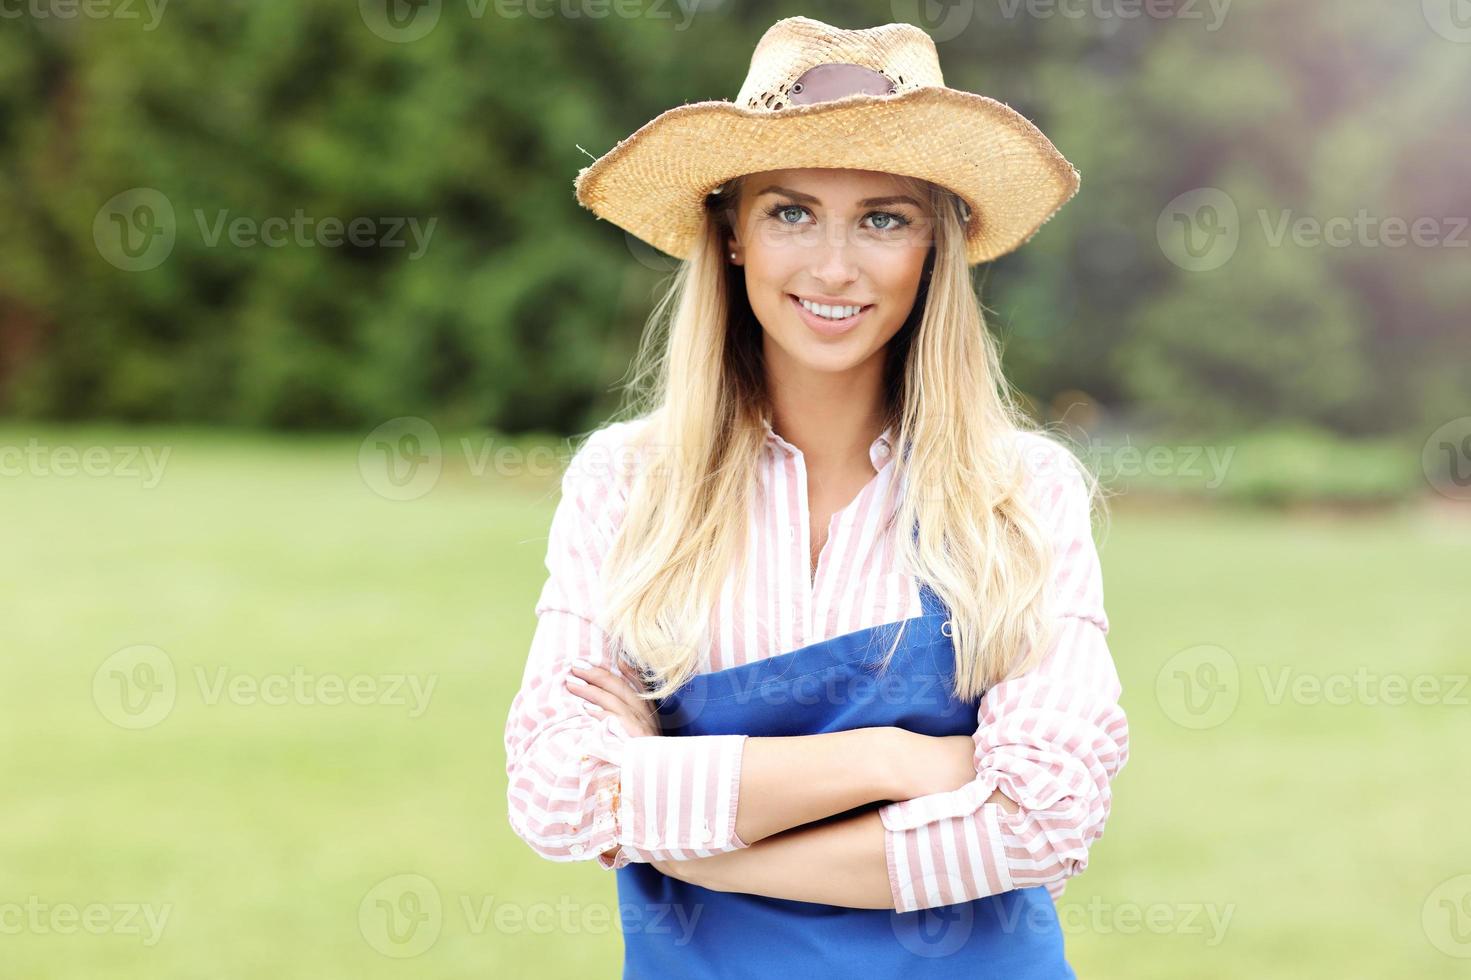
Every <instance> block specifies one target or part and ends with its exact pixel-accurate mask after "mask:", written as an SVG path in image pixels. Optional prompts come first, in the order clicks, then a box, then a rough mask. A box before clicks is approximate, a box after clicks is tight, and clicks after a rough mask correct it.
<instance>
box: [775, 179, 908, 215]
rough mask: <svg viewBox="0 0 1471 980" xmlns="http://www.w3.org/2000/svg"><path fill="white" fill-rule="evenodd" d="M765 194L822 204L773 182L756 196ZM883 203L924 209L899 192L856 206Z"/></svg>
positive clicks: (878, 205)
mask: <svg viewBox="0 0 1471 980" xmlns="http://www.w3.org/2000/svg"><path fill="white" fill-rule="evenodd" d="M766 194H785V195H786V196H787V197H790V198H791V199H792V200H794V201H801V202H802V203H803V204H816V205H818V206H821V204H822V202H821V201H819V200H818V199H817V198H815V197H813V196H812V195H811V194H803V193H802V192H801V191H794V190H792V189H791V188H788V187H778V186H776V185H775V184H773V185H771V186H770V187H768V188H766V189H765V190H763V191H761V192H760V193H759V194H757V195H756V196H757V197H762V196H764V195H766ZM885 204H908V205H912V206H913V207H914V208H915V209H916V210H920V211H923V210H924V208H922V207H920V203H919V202H918V201H916V200H915V199H914V198H912V197H910V196H909V195H908V194H901V195H899V196H897V197H868V198H864V199H863V200H861V201H859V202H858V206H859V207H864V208H876V207H881V206H883V205H885Z"/></svg>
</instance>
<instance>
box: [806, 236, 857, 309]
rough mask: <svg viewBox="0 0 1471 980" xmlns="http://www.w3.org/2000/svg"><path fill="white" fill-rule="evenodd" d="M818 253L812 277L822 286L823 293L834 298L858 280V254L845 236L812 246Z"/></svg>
mask: <svg viewBox="0 0 1471 980" xmlns="http://www.w3.org/2000/svg"><path fill="white" fill-rule="evenodd" d="M814 248H816V249H817V251H818V252H819V254H818V256H817V257H816V264H815V265H814V266H813V268H812V276H813V278H814V279H816V280H817V281H818V282H820V283H821V284H822V288H823V291H824V292H826V293H828V294H829V295H832V296H836V295H839V294H840V293H841V292H842V289H843V287H844V286H848V285H851V284H852V283H853V282H854V281H856V280H857V279H858V252H857V250H856V248H855V246H854V244H853V243H852V242H850V241H848V240H847V238H846V237H845V236H841V235H840V236H837V238H836V239H835V240H829V241H825V242H822V243H821V244H819V245H816V246H814Z"/></svg>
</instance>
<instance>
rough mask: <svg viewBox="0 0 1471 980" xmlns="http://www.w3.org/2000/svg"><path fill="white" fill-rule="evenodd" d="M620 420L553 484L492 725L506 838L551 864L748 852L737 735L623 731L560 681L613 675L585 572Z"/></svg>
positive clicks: (593, 573) (605, 536) (593, 562)
mask: <svg viewBox="0 0 1471 980" xmlns="http://www.w3.org/2000/svg"><path fill="white" fill-rule="evenodd" d="M632 424H633V423H628V422H621V423H614V424H613V425H611V426H608V427H607V428H604V429H601V430H599V431H597V432H595V433H593V435H592V436H591V437H590V438H589V439H588V440H587V442H586V443H585V444H584V445H583V447H582V448H581V449H580V450H579V451H578V453H577V454H576V455H575V456H574V457H573V459H572V461H571V463H570V464H569V466H568V468H567V472H566V474H564V476H563V478H562V498H561V500H560V501H559V502H558V505H557V509H556V512H555V514H554V515H553V518H552V527H551V531H550V534H549V538H548V545H547V556H546V567H547V573H548V576H547V580H546V583H545V585H544V586H543V588H542V592H541V595H540V597H539V599H538V600H537V603H536V616H537V625H536V631H535V634H534V636H533V638H532V642H531V651H530V654H529V655H528V657H527V662H526V669H525V672H524V675H523V677H522V681H521V687H520V689H519V690H518V692H517V693H516V695H515V697H514V698H513V700H512V702H511V708H510V713H509V716H508V717H507V720H506V730H505V750H506V776H507V811H508V815H509V819H510V823H511V827H512V829H513V830H514V831H515V833H516V834H517V836H519V837H520V838H521V839H522V840H524V841H526V843H527V844H529V845H530V846H531V847H532V849H533V850H535V851H536V852H537V853H538V854H540V855H541V856H543V857H545V858H548V859H550V860H554V861H579V860H594V859H595V860H596V861H597V863H598V864H599V865H600V866H601V867H603V868H605V869H608V870H616V869H618V868H621V867H624V866H626V865H627V864H629V863H630V862H633V861H650V860H663V859H666V858H667V859H674V860H683V859H686V858H689V857H708V856H710V855H712V854H716V853H719V852H722V851H729V850H736V849H738V848H741V847H746V846H747V845H746V843H745V842H743V841H742V840H741V839H740V838H739V837H738V836H737V835H736V833H735V823H736V809H737V805H738V802H739V788H740V767H741V759H742V754H743V750H744V746H745V739H746V736H745V735H706V736H691V737H682V738H672V737H665V736H639V737H633V736H631V735H630V734H629V732H628V731H627V730H626V729H625V728H624V727H623V726H622V725H621V724H620V723H619V722H618V721H617V719H616V718H614V717H613V716H602V717H599V716H597V715H595V714H594V713H593V711H592V709H591V706H590V705H589V704H588V702H587V701H585V700H584V699H583V698H581V697H579V696H578V695H576V694H574V693H573V692H572V691H570V690H568V689H567V686H566V682H567V679H568V678H569V677H571V676H572V674H571V667H572V664H573V662H574V661H575V660H579V659H580V660H585V661H587V662H589V663H591V664H594V665H596V666H600V667H603V668H606V669H608V670H610V671H614V672H615V673H616V672H617V671H618V669H619V668H618V647H617V644H616V643H614V642H613V641H612V640H611V639H610V637H609V636H608V635H607V634H606V633H605V632H604V631H603V630H602V629H601V628H600V627H599V626H598V625H597V623H598V616H599V613H600V611H601V608H600V606H601V601H602V599H601V596H602V590H601V588H600V585H599V581H598V576H599V571H600V569H601V566H602V560H603V557H604V556H605V555H606V554H607V549H608V548H609V547H610V546H611V543H612V540H613V535H614V533H615V531H616V529H617V526H618V521H619V520H620V519H621V515H622V511H623V507H624V496H623V492H622V489H623V487H624V485H625V484H624V482H623V481H622V480H620V479H619V471H620V454H621V448H620V439H621V437H622V436H624V435H625V434H626V432H627V428H628V426H630V425H632Z"/></svg>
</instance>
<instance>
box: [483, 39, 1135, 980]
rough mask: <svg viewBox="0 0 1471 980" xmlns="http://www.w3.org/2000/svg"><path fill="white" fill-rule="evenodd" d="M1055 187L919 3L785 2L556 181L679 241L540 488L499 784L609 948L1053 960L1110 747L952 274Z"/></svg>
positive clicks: (674, 956)
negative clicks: (582, 429) (956, 71)
mask: <svg viewBox="0 0 1471 980" xmlns="http://www.w3.org/2000/svg"><path fill="white" fill-rule="evenodd" d="M1077 184H1078V177H1077V173H1076V171H1075V170H1073V169H1072V167H1071V166H1070V165H1069V164H1068V163H1067V161H1066V160H1065V159H1063V157H1062V156H1061V154H1059V153H1058V152H1057V150H1056V149H1055V148H1054V147H1053V146H1052V144H1051V143H1050V142H1049V141H1048V140H1047V139H1046V137H1044V136H1043V135H1042V134H1041V133H1040V132H1038V131H1037V130H1036V129H1035V128H1034V127H1032V125H1031V124H1030V123H1029V122H1027V121H1026V120H1024V119H1022V117H1020V116H1018V115H1017V114H1016V113H1014V112H1012V111H1011V110H1009V109H1007V108H1006V107H1004V106H1001V105H1000V104H999V103H995V102H993V101H991V100H989V99H985V98H984V97H982V96H977V95H973V94H971V93H964V92H958V91H956V90H953V89H948V88H945V87H944V85H943V81H942V79H941V77H940V73H939V65H938V59H937V55H936V53H935V49H934V45H933V44H932V43H931V42H930V40H929V38H928V36H927V35H925V34H924V32H923V31H920V30H918V29H917V28H913V27H910V26H908V25H901V24H891V25H887V26H885V27H880V28H874V29H871V30H865V31H844V30H838V29H836V28H833V27H829V26H828V25H826V24H822V23H820V22H818V21H814V20H809V19H807V18H801V17H798V18H789V19H787V20H783V21H779V22H778V23H777V24H776V25H774V26H773V27H772V28H771V29H770V30H769V31H768V32H767V33H766V35H765V36H764V37H763V38H762V40H761V42H760V44H759V45H758V46H757V49H756V52H755V55H754V56H753V58H752V63H751V71H750V74H749V75H748V76H747V79H746V84H745V85H744V86H743V87H742V90H741V94H740V95H739V96H738V97H737V100H736V103H735V104H734V105H732V104H731V103H727V102H706V103H695V104H692V105H685V106H681V107H678V108H676V109H672V110H670V111H669V112H666V113H664V114H663V115H661V116H660V117H658V118H657V119H655V120H654V121H653V122H651V123H649V124H648V125H646V126H645V127H643V128H642V129H640V130H639V131H638V132H637V133H635V134H634V135H633V136H632V137H630V138H629V139H628V140H625V141H623V142H622V143H620V144H619V145H618V146H617V147H615V148H614V149H613V150H612V151H610V152H609V153H608V154H606V155H605V156H604V157H603V158H601V159H599V160H598V161H597V162H596V163H594V164H593V165H592V166H591V167H588V168H586V169H584V171H583V172H582V173H581V174H580V175H579V177H578V181H577V192H578V197H579V200H580V201H582V203H584V204H585V205H586V206H588V207H589V208H590V209H592V210H593V211H594V212H595V213H596V214H598V215H599V216H601V217H604V218H607V219H609V220H611V221H614V222H615V223H617V224H618V225H620V226H621V227H622V228H624V229H625V230H627V231H629V232H630V233H632V234H634V235H637V236H638V237H640V238H642V239H644V240H645V241H648V242H650V243H652V244H654V245H656V246H657V247H659V248H661V249H664V250H665V251H668V252H669V253H670V254H672V255H675V256H676V257H678V258H680V259H682V260H683V263H682V265H681V266H680V268H679V271H678V273H677V275H676V276H675V277H674V281H673V285H672V289H671V291H670V294H669V296H668V297H667V298H666V300H665V301H664V302H662V303H661V304H660V306H659V309H658V311H656V321H657V322H659V323H660V324H661V325H666V324H667V329H666V330H665V331H664V332H662V333H660V334H658V335H654V334H652V332H651V336H650V337H649V338H648V339H646V343H645V347H644V348H643V350H642V351H641V352H640V355H641V361H642V364H643V366H642V369H641V370H640V372H639V375H638V381H639V384H638V385H636V390H637V391H638V392H639V393H640V397H639V398H638V399H637V400H635V401H634V403H633V411H632V412H631V413H630V417H628V418H626V419H624V420H622V421H617V422H614V423H612V424H610V425H608V426H606V427H604V428H602V429H600V430H598V431H597V432H595V433H593V434H592V436H591V437H590V438H589V439H588V440H587V441H586V442H585V443H584V445H583V446H582V447H581V449H580V450H579V451H578V453H577V454H576V456H575V457H574V459H573V460H572V462H571V464H570V465H569V467H568V470H567V473H566V476H565V477H564V480H563V496H562V500H561V502H560V504H559V505H558V508H557V512H556V514H555V516H554V518H553V522H552V528H551V532H550V540H549V543H548V549H547V568H548V571H549V573H550V574H549V577H548V579H547V581H546V585H545V587H544V589H543V590H542V593H541V596H540V598H539V600H538V602H537V606H536V611H537V615H538V617H539V619H538V625H537V630H536V634H535V637H534V639H533V642H532V649H531V652H530V656H529V658H528V663H527V666H526V672H525V677H524V680H523V683H522V687H521V690H520V691H519V693H518V694H517V695H516V698H515V700H514V703H513V704H512V707H511V713H510V718H509V720H508V722H507V727H506V753H507V773H508V776H509V789H508V802H509V808H510V818H511V823H512V826H513V828H514V829H515V831H516V832H517V834H518V835H520V836H521V837H522V838H523V839H525V840H526V841H527V843H529V844H530V845H531V846H532V847H533V848H534V849H535V850H536V851H537V852H538V853H540V854H542V855H543V856H545V857H547V858H550V859H552V860H563V861H565V860H594V859H595V860H596V861H597V862H598V864H599V865H600V866H602V867H604V868H608V869H613V870H615V871H616V872H617V875H618V891H619V900H620V911H621V913H622V918H623V923H622V924H623V932H624V946H625V972H624V975H625V976H626V977H634V976H638V977H643V976H678V977H717V976H718V977H733V976H752V977H758V976H759V977H765V976H769V975H770V974H771V973H772V972H773V971H774V970H783V969H784V970H795V971H796V972H797V973H798V974H799V975H800V976H802V977H803V978H804V980H807V978H815V977H829V976H832V977H837V976H847V975H848V974H850V973H851V972H852V971H853V970H855V969H858V968H859V967H860V966H861V968H862V969H863V970H864V971H865V972H867V973H869V974H871V975H874V976H884V977H890V976H892V977H897V976H901V975H902V976H905V977H927V976H957V975H964V976H971V977H978V976H986V977H989V976H998V977H999V976H1007V977H1049V978H1051V977H1070V976H1073V972H1072V970H1071V969H1070V967H1069V966H1068V964H1067V961H1066V958H1065V956H1064V955H1063V940H1062V934H1061V929H1060V927H1059V923H1058V917H1057V914H1056V910H1055V908H1054V906H1053V901H1054V899H1055V898H1056V897H1057V895H1058V894H1059V893H1060V892H1061V888H1062V883H1063V881H1064V880H1065V879H1066V878H1067V877H1069V876H1071V875H1074V874H1077V873H1078V872H1080V871H1082V870H1083V869H1084V868H1085V867H1086V865H1087V860H1088V848H1089V845H1090V844H1091V843H1092V842H1093V841H1094V840H1095V839H1096V838H1097V837H1098V836H1099V835H1100V834H1101V833H1102V830H1103V825H1104V821H1105V820H1106V818H1107V815H1108V812H1109V806H1110V800H1111V794H1110V783H1111V781H1112V780H1113V778H1114V776H1115V775H1116V774H1117V773H1118V771H1119V769H1120V768H1121V767H1122V766H1123V765H1124V763H1125V761H1126V760H1127V757H1128V727H1127V723H1126V720H1125V717H1124V713H1123V711H1122V710H1121V709H1120V707H1119V703H1118V698H1119V694H1120V685H1119V680H1118V675H1117V673H1116V671H1115V668H1114V664H1113V661H1112V659H1111V657H1110V655H1109V651H1108V647H1107V645H1106V643H1105V634H1106V632H1107V630H1108V621H1107V617H1106V616H1105V614H1104V610H1103V593H1102V578H1101V572H1100V568H1099V562H1098V556H1097V551H1096V549H1095V548H1094V545H1093V541H1092V535H1091V524H1090V511H1091V502H1092V500H1093V497H1094V495H1095V493H1096V489H1097V488H1096V484H1095V483H1094V481H1093V480H1092V479H1091V477H1090V476H1089V475H1088V473H1087V471H1086V469H1084V468H1083V467H1082V466H1081V465H1079V464H1078V462H1077V460H1076V459H1075V458H1074V457H1073V456H1072V454H1071V453H1070V452H1068V450H1066V449H1065V448H1064V447H1063V446H1062V445H1061V444H1060V443H1058V442H1056V441H1054V440H1053V439H1052V438H1050V437H1049V436H1047V435H1046V434H1044V433H1042V432H1039V431H1036V430H1035V429H1033V428H1031V427H1030V426H1029V423H1028V422H1027V420H1026V418H1025V416H1024V415H1023V414H1022V413H1021V412H1020V411H1019V410H1018V409H1017V407H1016V405H1015V404H1014V402H1013V401H1012V399H1011V397H1010V395H1009V393H1008V390H1007V386H1006V383H1005V381H1004V379H1003V378H1002V376H1001V373H1000V367H999V358H998V354H997V350H996V347H995V344H994V342H993V341H992V339H991V338H990V336H989V335H988V334H987V332H986V329H985V326H984V323H983V321H982V316H981V310H980V307H979V303H978V301H977V298H976V296H975V294H974V292H973V290H972V289H971V282H970V278H969V267H970V266H971V265H973V264H974V263H976V262H979V261H984V260H987V259H990V258H994V257H995V256H997V255H1000V254H1004V253H1005V252H1007V251H1010V250H1011V249H1014V248H1016V247H1017V246H1018V245H1020V244H1021V243H1022V242H1024V241H1025V240H1026V239H1027V238H1029V237H1030V236H1031V235H1032V234H1033V233H1034V232H1035V231H1036V229H1037V228H1038V227H1039V226H1040V225H1041V224H1042V223H1043V222H1044V221H1046V220H1047V218H1049V217H1050V216H1051V214H1052V213H1054V212H1055V211H1056V210H1057V208H1059V207H1061V206H1062V204H1063V203H1064V202H1066V200H1067V199H1068V198H1069V197H1071V196H1072V194H1073V193H1074V192H1075V190H1076V188H1077ZM702 203H703V206H701V204H702ZM927 910H935V912H936V913H938V912H942V911H943V913H944V915H943V916H938V923H939V924H938V926H937V922H936V919H937V917H936V916H935V915H933V914H930V915H926V914H924V913H925V912H926V911H927Z"/></svg>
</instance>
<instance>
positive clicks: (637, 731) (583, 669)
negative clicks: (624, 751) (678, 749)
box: [567, 660, 663, 738]
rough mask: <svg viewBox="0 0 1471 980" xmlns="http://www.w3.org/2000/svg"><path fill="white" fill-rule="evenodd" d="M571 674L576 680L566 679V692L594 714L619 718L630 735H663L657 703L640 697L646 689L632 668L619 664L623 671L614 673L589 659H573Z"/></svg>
mask: <svg viewBox="0 0 1471 980" xmlns="http://www.w3.org/2000/svg"><path fill="white" fill-rule="evenodd" d="M572 673H573V674H574V675H575V677H569V678H567V690H569V691H571V692H572V693H573V694H576V695H577V696H578V697H580V698H582V699H583V700H584V701H587V702H589V703H590V704H592V705H593V706H594V709H595V712H598V713H606V714H611V715H614V716H615V717H617V719H618V720H619V721H620V722H621V723H622V724H623V727H624V728H626V729H628V734H629V735H631V736H632V737H634V738H641V737H644V736H648V735H661V734H663V732H662V731H661V730H660V728H659V720H658V718H657V717H656V715H657V712H656V711H655V710H654V702H653V701H650V700H649V699H647V698H641V697H639V696H638V692H639V691H641V690H643V689H644V688H643V684H642V682H641V681H640V680H639V679H638V678H637V677H636V675H635V674H634V673H633V671H632V668H629V667H626V666H622V665H620V672H618V673H614V672H613V671H610V670H606V669H604V668H602V667H594V666H593V665H592V664H590V663H588V662H587V661H586V660H574V661H573V662H572ZM578 678H580V680H579V679H578Z"/></svg>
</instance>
